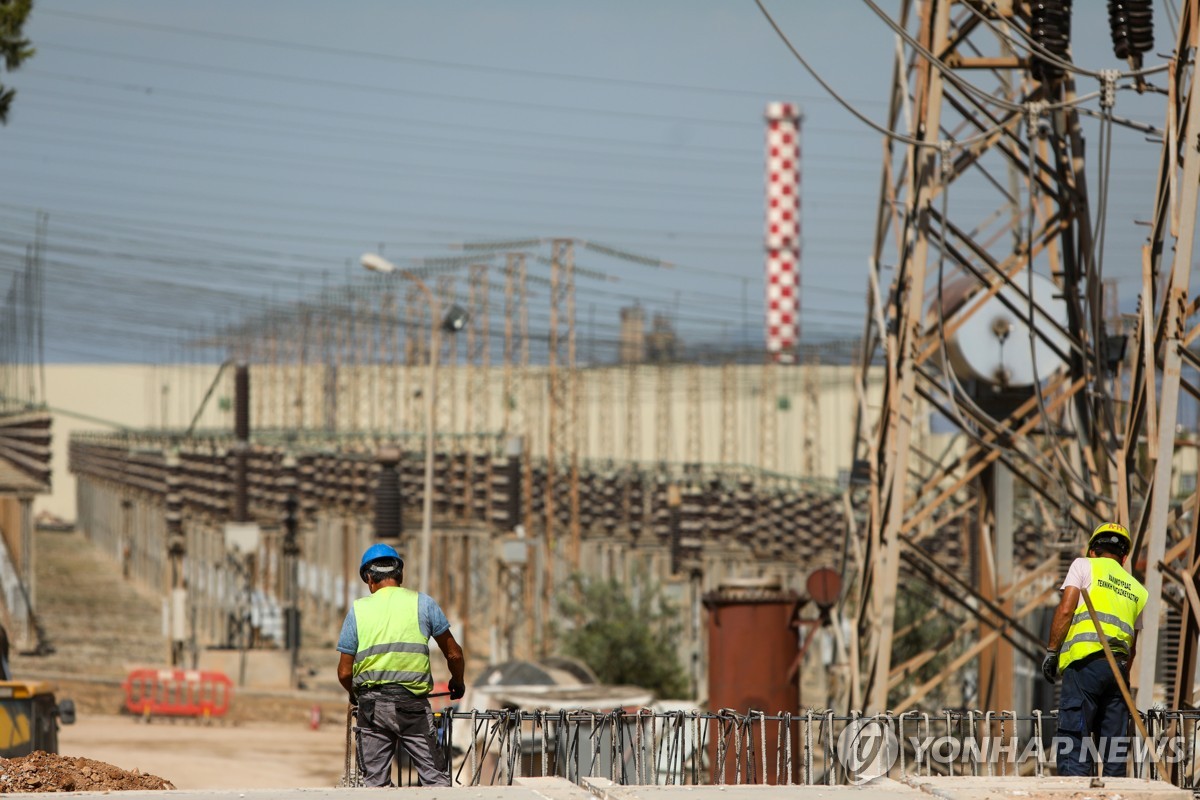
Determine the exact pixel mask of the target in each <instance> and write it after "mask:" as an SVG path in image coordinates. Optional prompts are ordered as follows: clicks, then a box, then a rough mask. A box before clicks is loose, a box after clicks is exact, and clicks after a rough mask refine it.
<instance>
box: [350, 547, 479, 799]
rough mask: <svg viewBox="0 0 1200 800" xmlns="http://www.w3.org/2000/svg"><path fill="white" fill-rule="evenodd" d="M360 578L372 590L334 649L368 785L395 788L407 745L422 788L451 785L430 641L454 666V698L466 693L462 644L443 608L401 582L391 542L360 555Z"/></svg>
mask: <svg viewBox="0 0 1200 800" xmlns="http://www.w3.org/2000/svg"><path fill="white" fill-rule="evenodd" d="M359 577H361V578H362V579H363V582H364V583H366V584H367V588H368V589H370V591H371V594H370V595H369V596H368V597H362V598H359V599H358V600H355V601H354V604H353V605H352V606H351V608H350V611H349V613H348V614H346V619H345V621H344V622H343V623H342V632H341V635H340V636H339V637H338V643H337V649H338V652H339V653H341V656H340V658H339V660H338V667H337V676H338V681H339V682H340V683H341V684H342V687H343V688H345V690H346V691H347V692H349V694H350V702H351V703H354V704H357V706H358V710H357V715H356V716H357V721H358V763H359V767H360V769H361V771H362V777H363V783H364V784H365V785H367V786H392V785H393V784H392V776H391V772H392V760H393V757H394V756H395V755H396V754H397V753H398V752H399V748H400V747H403V748H404V749H405V750H406V751H407V753H408V756H409V758H410V759H411V760H412V763H413V765H414V766H415V767H416V770H417V777H418V778H419V779H420V782H421V785H422V786H449V785H450V774H449V771H448V770H447V768H446V759H445V756H444V754H443V753H442V750H441V748H440V747H439V746H438V743H437V736H436V733H435V731H434V726H433V711H432V709H431V707H430V705H429V697H428V695H429V693H430V691H431V690H432V689H433V673H432V667H431V665H430V662H429V640H430V639H431V638H432V639H433V640H434V641H435V642H437V645H438V647H439V648H440V649H441V651H442V655H444V656H445V657H446V665H447V666H448V667H449V668H450V684H449V689H450V699H451V700H457V699H459V698H460V697H462V696H463V693H464V692H465V691H466V685H465V683H464V682H463V669H464V667H465V664H466V661H465V659H464V657H463V651H462V648H461V647H460V646H459V644H458V642H457V641H455V639H454V634H452V633H451V632H450V623H449V622H448V621H447V619H446V615H445V613H444V612H443V611H442V609H441V607H440V606H438V604H437V603H436V602H435V601H434V600H433V598H431V597H430V596H429V595H427V594H423V593H420V592H415V591H413V590H411V589H405V588H402V587H401V586H400V584H401V583H402V582H403V580H404V560H403V559H402V558H400V554H399V553H398V552H396V549H395V548H393V547H392V546H391V545H386V544H376V545H372V546H371V547H369V548H367V551H366V552H365V553H363V557H362V563H361V564H360V566H359Z"/></svg>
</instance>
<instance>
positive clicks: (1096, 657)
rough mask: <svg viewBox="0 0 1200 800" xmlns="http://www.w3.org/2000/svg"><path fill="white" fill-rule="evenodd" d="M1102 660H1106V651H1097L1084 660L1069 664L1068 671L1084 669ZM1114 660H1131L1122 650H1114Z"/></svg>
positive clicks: (1079, 659)
mask: <svg viewBox="0 0 1200 800" xmlns="http://www.w3.org/2000/svg"><path fill="white" fill-rule="evenodd" d="M1102 658H1104V651H1103V650H1097V651H1096V652H1094V653H1088V654H1087V655H1086V656H1084V657H1083V658H1077V659H1075V660H1074V661H1072V662H1071V663H1070V664H1067V669H1070V668H1071V667H1078V668H1079V669H1083V668H1084V667H1086V666H1087V665H1088V664H1091V663H1092V662H1093V661H1099V660H1100V659H1102ZM1113 658H1115V659H1116V660H1117V661H1120V660H1121V659H1122V658H1129V655H1128V654H1127V653H1123V652H1121V651H1120V650H1113Z"/></svg>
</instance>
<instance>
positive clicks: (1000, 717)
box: [343, 709, 1200, 790]
mask: <svg viewBox="0 0 1200 800" xmlns="http://www.w3.org/2000/svg"><path fill="white" fill-rule="evenodd" d="M352 715H353V710H351V712H350V715H349V716H348V718H347V735H346V765H345V774H344V775H343V785H347V786H356V785H361V780H360V775H359V771H358V764H357V759H356V757H355V752H356V748H355V747H354V738H355V737H354V736H353V734H352V728H353V724H352V723H353V716H352ZM1143 719H1144V721H1145V723H1146V727H1147V730H1148V734H1149V740H1144V739H1142V738H1141V737H1140V736H1138V735H1137V734H1136V732H1135V731H1134V730H1133V726H1132V725H1130V736H1129V737H1126V738H1123V739H1121V740H1114V741H1111V742H1096V743H1094V748H1095V753H1094V754H1095V755H1096V756H1098V757H1100V758H1104V759H1116V760H1123V761H1124V762H1125V763H1126V764H1127V769H1128V774H1129V775H1130V776H1132V777H1143V778H1162V779H1166V780H1170V781H1171V782H1172V783H1174V784H1175V785H1177V786H1179V787H1180V788H1185V789H1193V790H1196V789H1198V788H1200V781H1198V780H1197V773H1198V771H1200V711H1191V710H1188V711H1161V710H1155V711H1151V712H1149V713H1147V714H1144V715H1143ZM435 726H436V729H437V735H438V741H439V743H440V744H441V746H442V747H443V748H444V749H445V753H446V757H447V763H448V764H450V765H451V773H452V777H453V780H454V782H455V784H456V785H461V786H478V785H510V784H512V782H513V781H514V780H515V779H517V778H520V777H530V776H543V777H546V776H554V777H563V778H567V779H568V780H571V781H573V782H576V783H578V782H579V781H580V780H581V779H582V778H584V777H591V776H595V777H603V778H608V779H610V780H612V781H613V782H614V783H619V784H636V785H664V786H670V785H676V786H679V785H729V784H735V785H740V784H774V785H794V784H807V785H817V784H823V785H846V784H856V783H863V782H865V781H867V780H870V779H871V778H875V777H879V776H887V777H891V778H905V777H919V776H934V775H976V776H1004V775H1031V776H1038V777H1041V776H1044V775H1052V774H1055V767H1054V764H1055V759H1056V758H1057V757H1058V756H1059V755H1060V754H1061V753H1062V750H1063V746H1064V742H1065V740H1064V739H1063V737H1060V736H1058V735H1057V713H1056V712H1052V713H1046V714H1043V713H1041V712H1039V711H1034V712H1032V713H1031V714H1029V715H1027V716H1019V715H1017V714H1014V713H1013V712H1011V711H1005V712H996V711H942V712H939V713H931V712H917V711H910V712H905V713H903V714H898V715H896V714H881V715H877V716H862V715H858V714H854V715H851V716H840V715H836V714H833V713H832V712H829V711H807V712H803V713H800V714H788V713H781V714H766V713H761V712H751V713H748V714H741V713H734V712H732V711H728V710H726V711H720V712H715V713H712V712H697V711H662V710H653V709H641V710H638V711H624V710H614V711H607V712H592V711H577V710H576V711H515V710H512V711H509V710H501V711H495V710H491V711H479V710H472V711H457V712H454V711H446V712H441V713H438V714H436V715H435ZM1156 756H1157V759H1158V761H1159V763H1161V764H1163V765H1164V766H1163V770H1162V774H1160V771H1159V768H1158V766H1156V763H1155V760H1156ZM1097 760H1099V758H1098V759H1097ZM397 762H398V765H399V779H398V780H397V783H398V784H400V785H408V786H413V785H416V783H417V780H416V773H415V771H414V770H413V769H412V768H411V767H410V766H409V765H408V764H407V761H406V759H404V758H403V757H402V756H401V757H399V758H398V759H397Z"/></svg>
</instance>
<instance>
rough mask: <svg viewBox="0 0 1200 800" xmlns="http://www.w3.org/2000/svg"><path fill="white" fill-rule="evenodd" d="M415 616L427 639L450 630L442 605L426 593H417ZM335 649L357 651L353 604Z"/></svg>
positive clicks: (350, 652) (351, 653)
mask: <svg viewBox="0 0 1200 800" xmlns="http://www.w3.org/2000/svg"><path fill="white" fill-rule="evenodd" d="M417 617H418V618H419V619H420V623H421V634H422V635H423V636H425V637H426V638H427V639H428V638H431V637H433V636H441V635H442V634H443V633H445V632H446V631H448V630H450V620H448V619H446V614H445V612H443V611H442V607H441V606H439V605H438V604H437V601H436V600H434V599H433V598H432V597H430V596H429V595H427V594H424V593H418V595H417ZM337 649H338V652H339V653H345V654H346V655H350V656H352V655H354V654H355V653H357V652H358V624H357V623H356V622H355V621H354V604H353V603H351V604H350V613H348V614H346V619H345V621H344V622H342V632H341V634H340V635H339V636H338V642H337Z"/></svg>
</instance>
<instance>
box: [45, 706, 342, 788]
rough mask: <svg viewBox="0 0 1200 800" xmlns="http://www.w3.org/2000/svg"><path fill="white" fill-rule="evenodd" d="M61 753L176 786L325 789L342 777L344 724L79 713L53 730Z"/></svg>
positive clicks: (337, 721) (339, 722)
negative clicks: (313, 726) (137, 718)
mask: <svg viewBox="0 0 1200 800" xmlns="http://www.w3.org/2000/svg"><path fill="white" fill-rule="evenodd" d="M59 738H60V747H59V749H60V751H61V752H62V754H63V755H68V756H86V757H87V758H93V759H96V760H98V761H104V762H106V763H109V764H113V765H115V766H118V767H121V768H122V769H127V770H133V769H135V768H136V769H138V770H141V771H142V772H150V773H153V774H154V775H158V776H160V777H163V778H166V779H167V780H169V781H171V782H172V783H174V784H175V786H176V788H178V789H282V788H329V787H333V786H336V785H337V783H338V781H339V780H340V778H341V776H342V764H343V759H344V757H345V749H344V747H345V722H344V719H343V720H326V721H325V722H323V723H322V725H321V726H320V728H319V729H318V730H316V731H313V730H311V729H310V728H309V727H308V725H307V724H302V723H300V722H296V723H266V722H246V723H243V724H240V725H236V726H235V725H228V724H226V725H220V724H213V725H210V726H203V725H199V724H196V723H182V722H177V723H174V724H172V723H170V722H165V721H164V722H159V721H155V722H152V723H149V724H147V723H144V722H140V721H135V720H134V718H132V717H122V716H98V715H86V716H81V718H80V719H79V721H78V722H77V723H76V724H74V725H71V726H64V727H63V729H62V731H61V732H60V734H59Z"/></svg>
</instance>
